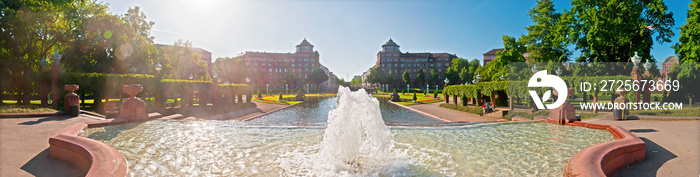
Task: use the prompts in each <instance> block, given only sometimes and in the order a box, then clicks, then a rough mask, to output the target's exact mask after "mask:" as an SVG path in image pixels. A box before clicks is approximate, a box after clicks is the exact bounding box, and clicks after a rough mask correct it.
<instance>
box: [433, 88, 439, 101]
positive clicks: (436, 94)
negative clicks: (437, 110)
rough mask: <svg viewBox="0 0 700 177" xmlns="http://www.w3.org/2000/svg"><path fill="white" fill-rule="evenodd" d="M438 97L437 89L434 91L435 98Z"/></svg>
mask: <svg viewBox="0 0 700 177" xmlns="http://www.w3.org/2000/svg"><path fill="white" fill-rule="evenodd" d="M437 97H438V93H437V90H435V91H433V98H435V99H437Z"/></svg>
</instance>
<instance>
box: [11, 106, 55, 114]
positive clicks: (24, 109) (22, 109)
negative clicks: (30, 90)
mask: <svg viewBox="0 0 700 177" xmlns="http://www.w3.org/2000/svg"><path fill="white" fill-rule="evenodd" d="M56 111H57V110H55V109H51V108H44V107H39V106H34V105H29V106H24V105H9V106H0V113H42V112H56Z"/></svg>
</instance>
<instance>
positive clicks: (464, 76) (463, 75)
mask: <svg viewBox="0 0 700 177" xmlns="http://www.w3.org/2000/svg"><path fill="white" fill-rule="evenodd" d="M459 79H460V80H462V81H463V82H464V83H466V82H469V81H470V79H471V78H470V77H469V69H467V67H462V69H461V70H460V71H459Z"/></svg>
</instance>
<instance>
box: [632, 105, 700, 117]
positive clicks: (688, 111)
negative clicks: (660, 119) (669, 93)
mask: <svg viewBox="0 0 700 177" xmlns="http://www.w3.org/2000/svg"><path fill="white" fill-rule="evenodd" d="M630 114H631V115H645V116H666V117H698V116H700V107H695V108H683V109H680V110H632V111H630Z"/></svg>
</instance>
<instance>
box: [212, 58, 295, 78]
mask: <svg viewBox="0 0 700 177" xmlns="http://www.w3.org/2000/svg"><path fill="white" fill-rule="evenodd" d="M212 65H214V68H213V71H216V74H217V75H218V77H219V78H221V80H222V82H225V81H229V83H237V84H242V83H246V82H245V78H247V77H250V76H249V72H248V66H246V65H245V61H243V60H242V59H240V58H232V57H219V58H217V59H216V60H215V61H214V64H212ZM285 79H286V77H285Z"/></svg>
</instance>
